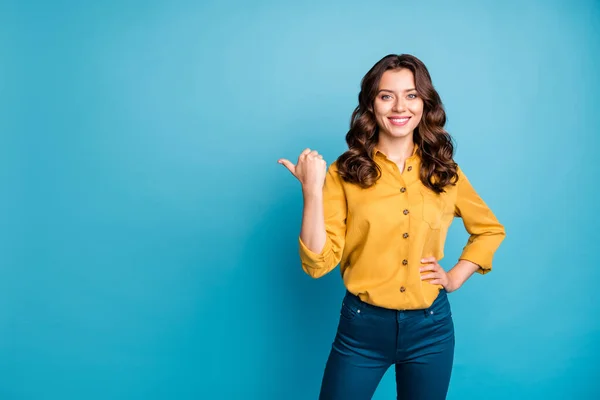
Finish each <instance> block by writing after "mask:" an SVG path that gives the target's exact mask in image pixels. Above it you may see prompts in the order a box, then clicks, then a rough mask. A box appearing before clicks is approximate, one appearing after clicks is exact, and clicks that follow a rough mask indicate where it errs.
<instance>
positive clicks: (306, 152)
mask: <svg viewBox="0 0 600 400" xmlns="http://www.w3.org/2000/svg"><path fill="white" fill-rule="evenodd" d="M311 151H312V150H311V149H309V148H306V149H304V150H302V153H300V156H299V157H298V158H299V159H300V158H304V157H306V156H307V155H308V154H309V153H310V152H311Z"/></svg>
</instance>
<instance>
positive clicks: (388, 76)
mask: <svg viewBox="0 0 600 400" xmlns="http://www.w3.org/2000/svg"><path fill="white" fill-rule="evenodd" d="M414 87H415V77H414V76H413V73H412V71H411V70H410V69H407V68H402V69H393V70H392V69H390V70H387V71H385V72H384V73H383V75H382V76H381V81H380V82H379V89H380V90H381V89H389V90H394V91H403V90H406V89H412V88H414Z"/></svg>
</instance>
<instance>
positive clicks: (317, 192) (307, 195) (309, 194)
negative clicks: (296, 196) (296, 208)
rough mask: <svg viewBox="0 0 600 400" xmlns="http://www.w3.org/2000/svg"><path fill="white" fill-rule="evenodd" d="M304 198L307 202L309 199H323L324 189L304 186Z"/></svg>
mask: <svg viewBox="0 0 600 400" xmlns="http://www.w3.org/2000/svg"><path fill="white" fill-rule="evenodd" d="M302 196H303V197H304V199H305V200H309V199H317V200H320V199H322V198H323V188H322V187H320V188H319V187H304V186H302Z"/></svg>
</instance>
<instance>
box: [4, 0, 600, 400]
mask: <svg viewBox="0 0 600 400" xmlns="http://www.w3.org/2000/svg"><path fill="white" fill-rule="evenodd" d="M87 3H88V4H84V2H75V1H53V2H42V1H24V2H17V1H10V0H8V1H7V0H5V1H2V2H1V3H0V57H1V62H0V133H1V136H0V182H1V187H0V190H1V196H0V206H1V207H0V218H1V220H0V226H1V231H0V272H1V274H0V399H2V400H4V399H7V400H12V399H15V400H20V399H27V400H28V399H35V400H37V399H43V400H45V399H49V400H54V399H57V400H66V399H86V400H87V399H89V400H96V399H102V400H104V399H145V400H154V399H289V400H293V399H299V400H304V399H315V398H316V396H317V393H318V390H319V385H320V381H321V376H322V371H323V367H324V365H325V361H326V358H327V355H328V352H329V349H330V346H331V342H332V340H333V337H334V334H335V329H336V325H337V320H338V316H339V307H340V302H341V297H342V295H343V293H344V288H343V285H342V282H341V278H340V275H339V269H336V270H334V271H333V272H332V273H330V274H329V275H327V276H326V277H324V278H322V279H319V280H313V279H311V278H309V277H308V276H307V275H305V274H304V273H303V272H302V270H301V268H300V262H299V258H298V247H297V246H298V245H297V235H298V233H299V229H300V220H301V209H302V197H301V191H300V186H299V184H298V183H297V181H296V180H295V179H294V178H293V177H292V176H291V175H290V174H289V172H287V170H285V168H284V167H283V166H281V165H278V164H277V159H278V158H280V157H286V158H290V159H295V157H297V155H298V154H299V153H300V151H302V149H304V148H305V147H311V148H314V149H317V150H319V151H320V152H321V153H323V154H324V155H325V158H326V160H327V161H329V162H332V161H333V160H334V159H335V158H336V157H337V156H338V155H340V154H341V153H342V152H343V151H344V150H345V149H346V144H345V141H344V136H345V134H346V132H347V129H348V124H349V119H350V114H351V112H352V109H353V108H354V107H355V106H356V104H357V95H358V90H359V83H360V79H361V78H362V77H363V75H364V74H365V73H366V72H367V70H368V69H369V68H370V67H371V66H372V65H373V64H374V63H375V62H377V61H378V60H379V59H380V58H382V57H383V56H385V55H387V54H390V53H411V54H414V55H416V56H417V57H419V58H421V59H422V60H423V61H424V62H425V63H426V65H427V66H428V68H429V69H430V72H431V74H432V76H433V81H434V85H435V86H436V88H437V89H438V91H439V93H440V94H441V96H442V100H443V101H444V104H445V106H446V111H447V115H448V124H447V129H448V131H449V132H450V133H451V134H452V135H453V136H454V138H455V141H456V149H457V151H456V160H457V162H458V163H459V164H460V165H461V167H462V168H463V169H464V170H465V172H466V173H467V174H468V176H469V178H470V179H471V182H472V183H473V184H474V186H475V187H476V189H477V190H478V192H479V193H480V195H481V196H482V197H483V198H484V200H486V202H487V203H488V204H489V206H490V207H491V208H492V209H493V210H494V212H495V214H496V215H497V217H498V218H499V219H500V220H501V222H502V223H503V224H504V225H505V227H506V230H507V238H506V240H505V241H504V242H503V244H502V246H501V247H500V249H499V250H498V252H497V253H496V257H495V259H494V270H493V272H492V273H490V274H488V275H486V276H480V275H476V276H474V277H473V278H472V279H470V280H469V281H468V282H467V283H466V285H465V286H464V287H463V288H461V289H460V290H459V291H457V292H455V293H453V294H451V296H450V301H451V303H452V307H453V311H454V318H455V324H456V332H457V333H456V337H457V347H456V357H455V367H454V371H453V375H452V382H451V386H450V391H449V396H448V398H449V399H454V400H456V399H461V400H462V399H466V400H469V399H507V398H511V399H561V400H563V399H598V398H600V383H599V378H600V367H599V366H598V356H599V355H600V343H599V342H600V320H599V318H600V301H598V293H597V288H598V282H599V280H600V267H599V266H598V261H597V256H598V247H599V245H598V239H599V234H598V226H599V223H600V216H599V213H598V209H597V205H598V177H599V174H600V161H598V146H599V145H600V140H599V139H598V135H599V134H600V130H599V129H598V126H599V124H600V120H599V117H598V115H599V114H598V107H599V105H600V101H599V100H600V79H599V73H598V71H600V4H599V3H598V2H597V1H568V0H563V1H541V0H538V1H523V2H522V1H516V0H511V1H503V2H492V1H488V2H480V1H461V2H447V1H426V2H406V1H395V2H392V1H373V2H365V1H350V0H345V1H318V2H317V1H307V2H289V3H281V2H275V1H261V0H255V1H252V2H238V1H222V2H217V1H208V2H206V1H205V2H200V1H184V2H167V1H162V2H159V1H127V2H120V1H105V2H87ZM466 239H467V234H466V232H465V231H464V228H463V225H462V222H461V220H455V223H454V224H453V225H452V228H451V230H450V233H449V237H448V241H447V243H446V248H445V253H446V257H445V259H444V260H442V262H441V264H442V266H444V267H446V268H448V267H451V266H453V265H454V262H455V261H456V259H457V257H458V255H459V254H460V252H461V250H462V247H463V246H464V244H465V242H466ZM374 398H375V399H378V400H383V399H392V398H395V387H394V379H393V369H390V370H389V371H388V373H387V374H386V376H385V377H384V379H383V381H382V382H381V384H380V386H379V388H378V390H377V392H376V395H375V397H374Z"/></svg>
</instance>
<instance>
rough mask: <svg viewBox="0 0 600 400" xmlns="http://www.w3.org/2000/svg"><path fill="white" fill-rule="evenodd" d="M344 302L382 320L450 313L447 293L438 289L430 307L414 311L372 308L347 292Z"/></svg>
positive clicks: (372, 306)
mask: <svg viewBox="0 0 600 400" xmlns="http://www.w3.org/2000/svg"><path fill="white" fill-rule="evenodd" d="M344 302H345V303H346V304H347V305H348V306H350V307H351V308H353V309H356V310H361V312H364V311H366V312H369V313H372V314H375V315H378V316H380V317H382V318H396V317H397V315H398V314H402V315H403V316H405V317H410V316H417V315H421V316H422V315H431V314H445V313H448V312H450V303H449V302H448V293H447V292H446V290H444V289H440V292H439V293H438V296H437V297H436V299H435V300H434V302H433V304H431V306H429V307H427V308H421V309H416V310H393V309H389V308H383V307H378V306H374V305H372V304H369V303H365V302H364V301H362V300H361V299H360V297H358V296H356V295H354V294H352V293H350V292H349V291H346V295H345V297H344ZM363 310H364V311H363Z"/></svg>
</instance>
